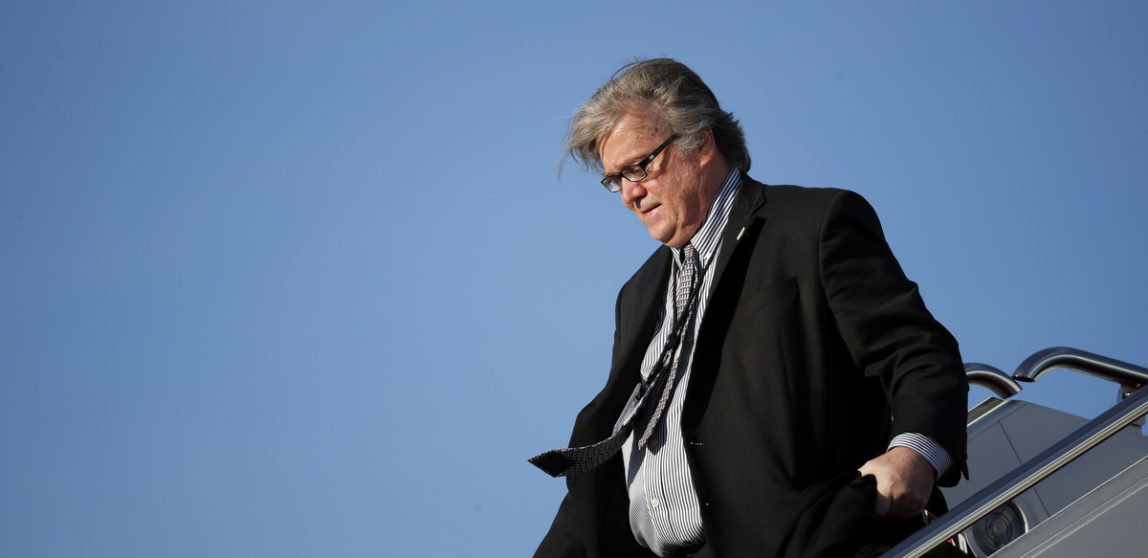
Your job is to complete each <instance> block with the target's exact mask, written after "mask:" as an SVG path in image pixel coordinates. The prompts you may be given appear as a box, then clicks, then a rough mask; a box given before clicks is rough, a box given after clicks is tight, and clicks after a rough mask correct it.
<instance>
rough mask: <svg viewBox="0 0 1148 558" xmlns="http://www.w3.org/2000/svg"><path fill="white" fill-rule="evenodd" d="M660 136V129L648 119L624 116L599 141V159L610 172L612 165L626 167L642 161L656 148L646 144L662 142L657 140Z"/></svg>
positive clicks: (632, 115) (604, 168)
mask: <svg viewBox="0 0 1148 558" xmlns="http://www.w3.org/2000/svg"><path fill="white" fill-rule="evenodd" d="M658 134H659V132H658V127H657V126H655V125H653V124H652V123H650V122H649V120H648V119H647V118H644V117H642V116H639V115H634V114H631V113H626V114H624V115H622V117H621V118H619V119H618V120H617V122H615V123H614V127H613V128H611V129H610V131H608V132H606V133H605V134H603V135H602V137H601V138H599V139H598V157H599V159H600V160H601V161H600V162H601V164H602V167H603V170H604V171H606V170H610V169H609V168H608V167H609V166H610V165H616V166H625V165H629V164H632V163H636V162H638V161H640V160H641V159H642V158H644V157H645V156H646V155H648V154H649V153H648V152H649V151H650V150H651V149H653V148H654V147H656V145H655V146H647V145H646V144H648V143H651V142H659V141H661V140H658V139H657V138H658V137H659V135H658Z"/></svg>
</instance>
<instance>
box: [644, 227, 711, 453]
mask: <svg viewBox="0 0 1148 558" xmlns="http://www.w3.org/2000/svg"><path fill="white" fill-rule="evenodd" d="M697 261H698V251H697V250H696V249H695V248H694V245H693V244H689V243H687V244H686V245H685V247H684V248H683V249H682V265H681V266H680V267H679V269H678V282H677V285H675V287H674V318H675V319H677V318H678V317H679V316H683V315H685V318H684V323H683V324H682V326H681V328H682V330H681V331H679V332H678V340H679V343H678V346H677V348H676V349H674V361H673V364H672V365H671V366H670V376H669V377H668V378H666V381H665V383H664V384H662V395H661V397H658V406H657V407H654V414H653V415H651V416H650V420H649V421H648V422H647V423H646V428H644V429H643V430H642V436H641V438H638V449H640V450H641V449H646V444H647V443H648V442H649V441H650V435H651V434H653V433H654V428H655V427H657V425H658V420H659V419H661V418H662V413H663V412H664V411H665V410H666V403H667V402H668V401H669V400H670V394H672V393H673V392H674V383H675V381H676V380H677V379H678V374H679V372H681V370H680V369H681V368H682V366H684V365H685V363H686V359H683V358H682V353H684V352H685V351H686V345H687V344H688V343H689V339H690V338H691V337H692V335H691V333H692V330H693V328H692V327H690V325H691V323H692V322H693V319H692V318H693V316H692V314H693V308H687V304H688V303H689V301H690V299H691V298H692V297H691V296H690V295H692V294H693V291H694V287H695V281H694V279H695V276H696V275H697V270H698V266H697ZM687 312H688V313H689V314H690V315H686V313H687Z"/></svg>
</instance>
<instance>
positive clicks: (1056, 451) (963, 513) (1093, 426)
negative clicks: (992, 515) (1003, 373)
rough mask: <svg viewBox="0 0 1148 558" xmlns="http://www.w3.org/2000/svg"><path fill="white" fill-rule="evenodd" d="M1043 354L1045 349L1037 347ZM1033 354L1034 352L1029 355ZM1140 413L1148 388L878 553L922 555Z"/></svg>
mask: <svg viewBox="0 0 1148 558" xmlns="http://www.w3.org/2000/svg"><path fill="white" fill-rule="evenodd" d="M1049 350H1052V349H1049ZM1044 352H1046V351H1041V353H1044ZM1037 354H1038V355H1039V354H1040V353H1037ZM1035 356H1037V355H1033V357H1035ZM1033 357H1029V359H1028V360H1033ZM1028 360H1026V361H1025V362H1028ZM1037 374H1039V372H1038V373H1037ZM1033 377H1034V378H1035V376H1033ZM1145 413H1148V389H1142V390H1139V391H1137V392H1135V393H1133V394H1132V395H1130V396H1128V397H1127V398H1126V399H1124V400H1123V401H1121V402H1120V403H1117V404H1116V405H1115V406H1113V407H1112V408H1110V409H1108V410H1107V411H1105V412H1103V413H1101V414H1100V416H1098V417H1096V418H1094V419H1092V420H1091V421H1089V422H1088V423H1086V424H1085V425H1084V426H1081V427H1080V428H1079V429H1077V430H1076V431H1075V432H1073V433H1072V434H1069V435H1068V436H1066V437H1065V438H1063V439H1062V440H1060V441H1059V442H1057V443H1056V444H1054V445H1053V446H1052V447H1050V448H1048V449H1046V450H1045V451H1043V452H1041V453H1040V454H1039V455H1037V456H1036V457H1034V458H1032V459H1030V460H1028V461H1027V462H1025V463H1024V464H1023V465H1021V466H1020V467H1018V468H1016V469H1014V470H1013V471H1012V472H1010V473H1009V474H1007V475H1005V476H1003V477H1001V478H999V479H997V480H996V481H994V482H993V483H992V484H989V485H988V486H986V487H984V488H983V489H981V490H980V491H979V492H977V493H976V494H974V495H973V496H972V497H970V498H968V499H967V500H965V501H964V502H961V503H960V504H959V505H957V507H955V508H953V509H952V510H951V511H949V513H946V514H944V515H942V516H941V517H940V518H939V519H938V520H937V521H935V522H934V523H933V524H931V525H930V526H929V527H928V528H925V529H922V530H920V531H918V532H917V533H915V534H913V535H912V536H910V537H909V538H907V539H905V540H904V541H902V542H901V543H900V544H898V545H897V546H895V547H893V548H891V549H890V550H889V551H888V552H886V553H885V554H883V555H882V556H884V557H889V558H918V557H920V556H924V555H925V553H927V552H928V551H929V550H932V549H933V548H934V547H936V546H937V545H939V544H941V543H943V542H945V541H946V540H948V539H951V538H953V537H955V536H956V535H957V534H958V533H960V532H961V531H964V530H965V529H967V528H969V527H970V526H972V524H973V523H976V522H977V521H978V520H980V519H981V518H982V517H984V516H986V515H988V513H989V512H991V511H993V510H995V509H997V508H998V507H1000V506H1002V505H1004V504H1005V503H1006V502H1008V501H1009V500H1012V499H1013V498H1016V497H1017V496H1018V495H1020V494H1021V493H1022V492H1024V491H1025V490H1028V489H1029V488H1032V487H1033V485H1035V484H1036V483H1038V482H1040V481H1041V480H1044V479H1045V478H1046V477H1048V476H1049V475H1051V474H1052V473H1054V472H1056V471H1057V470H1059V469H1060V468H1061V467H1064V466H1065V465H1067V464H1068V463H1070V462H1071V461H1072V460H1074V459H1076V458H1077V457H1080V455H1082V454H1083V453H1084V452H1086V451H1088V450H1090V449H1092V448H1094V447H1096V445H1098V444H1099V443H1101V442H1103V441H1104V440H1106V439H1108V438H1109V437H1110V436H1112V435H1113V434H1115V433H1117V432H1119V431H1120V430H1121V429H1123V428H1124V427H1126V426H1128V425H1130V424H1132V423H1133V422H1135V421H1136V420H1137V419H1139V418H1140V417H1141V416H1143V415H1144V414H1145Z"/></svg>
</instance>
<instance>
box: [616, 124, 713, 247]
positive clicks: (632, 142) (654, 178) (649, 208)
mask: <svg viewBox="0 0 1148 558" xmlns="http://www.w3.org/2000/svg"><path fill="white" fill-rule="evenodd" d="M669 136H670V133H667V132H665V131H659V130H658V129H656V128H655V127H654V126H651V125H650V124H648V123H647V121H646V119H645V118H643V117H641V116H635V115H633V114H626V115H625V116H623V117H622V118H620V119H619V120H618V123H617V124H616V125H615V126H614V128H613V129H612V130H610V132H609V133H607V134H606V135H605V136H603V138H602V141H601V142H600V145H601V150H600V151H599V154H600V155H601V158H602V166H603V170H604V171H605V173H604V174H605V175H611V174H616V173H618V172H620V171H621V169H622V168H624V167H626V166H629V165H632V164H634V163H637V162H639V161H641V160H642V159H644V158H646V156H647V155H649V154H650V153H651V152H652V151H653V150H654V149H656V148H657V147H658V146H659V145H661V143H662V142H663V141H666V138H668V137H669ZM702 151H704V150H702ZM702 151H698V150H694V151H691V153H689V154H687V155H686V156H682V155H679V154H678V152H677V150H676V149H674V145H673V144H670V146H669V147H667V148H666V149H665V150H663V151H662V152H661V153H660V154H658V157H657V158H656V159H654V160H653V161H651V162H650V164H649V165H647V166H646V172H647V175H646V178H645V179H643V180H641V181H639V182H630V181H629V180H626V179H622V181H621V184H622V192H621V194H622V203H623V204H624V205H625V206H626V208H628V209H629V210H630V211H633V212H634V215H637V216H638V219H640V220H641V221H642V223H643V224H644V225H646V228H647V229H649V231H650V236H651V237H652V238H654V239H655V240H657V241H659V242H661V243H663V244H665V245H667V246H672V247H679V246H683V245H684V244H685V243H686V242H689V240H690V238H693V236H694V233H696V232H697V231H698V229H699V228H700V227H701V225H702V221H704V220H705V217H706V212H707V211H708V210H709V206H710V204H711V203H712V202H713V197H714V194H715V192H714V191H712V190H713V188H706V187H705V185H704V183H703V176H704V173H703V172H702V171H703V168H704V166H705V165H706V164H707V162H708V161H709V159H708V158H706V157H703V155H702Z"/></svg>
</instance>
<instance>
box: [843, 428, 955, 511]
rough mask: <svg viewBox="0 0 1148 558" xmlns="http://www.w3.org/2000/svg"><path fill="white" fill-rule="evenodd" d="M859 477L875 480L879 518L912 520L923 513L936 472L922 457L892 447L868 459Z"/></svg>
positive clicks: (907, 450) (910, 451) (900, 448)
mask: <svg viewBox="0 0 1148 558" xmlns="http://www.w3.org/2000/svg"><path fill="white" fill-rule="evenodd" d="M858 470H859V471H860V472H861V475H862V476H865V475H873V476H874V477H875V478H876V479H877V503H876V505H875V506H874V510H873V511H874V513H875V514H876V516H877V517H878V518H883V517H901V518H911V517H913V516H915V515H917V514H919V513H921V510H923V509H925V504H926V503H928V502H929V493H930V492H932V490H933V483H934V482H935V480H936V479H935V477H936V472H935V471H933V466H932V465H930V464H929V462H928V461H927V460H926V459H925V458H924V457H921V454H919V453H917V452H915V451H913V450H911V449H909V448H905V447H900V446H897V447H894V448H892V449H890V450H889V451H887V452H885V453H884V454H883V455H879V456H877V457H874V458H873V459H870V460H869V461H868V462H867V463H865V464H864V465H862V466H861V468H860V469H858Z"/></svg>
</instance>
